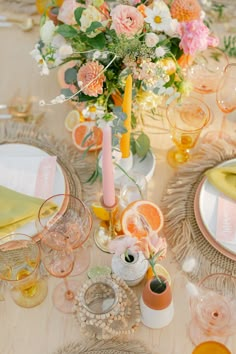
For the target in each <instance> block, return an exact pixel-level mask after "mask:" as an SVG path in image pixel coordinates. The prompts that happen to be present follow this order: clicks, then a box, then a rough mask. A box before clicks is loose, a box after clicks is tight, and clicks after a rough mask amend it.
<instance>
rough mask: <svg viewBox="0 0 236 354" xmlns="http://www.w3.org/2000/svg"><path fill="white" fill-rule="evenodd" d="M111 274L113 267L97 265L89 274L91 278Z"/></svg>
mask: <svg viewBox="0 0 236 354" xmlns="http://www.w3.org/2000/svg"><path fill="white" fill-rule="evenodd" d="M110 274H111V268H110V267H107V266H103V267H102V266H96V267H92V268H90V269H89V270H88V272H87V275H88V277H89V279H93V278H96V277H99V276H107V275H110Z"/></svg>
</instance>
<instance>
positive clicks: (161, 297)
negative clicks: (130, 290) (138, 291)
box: [140, 277, 174, 329]
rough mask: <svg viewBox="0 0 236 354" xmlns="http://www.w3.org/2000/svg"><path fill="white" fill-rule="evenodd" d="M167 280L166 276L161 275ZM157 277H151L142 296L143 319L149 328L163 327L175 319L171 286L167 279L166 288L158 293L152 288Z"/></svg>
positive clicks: (141, 309)
mask: <svg viewBox="0 0 236 354" xmlns="http://www.w3.org/2000/svg"><path fill="white" fill-rule="evenodd" d="M161 279H162V280H164V281H165V278H163V277H161ZM155 280H156V279H155V278H152V279H150V280H149V281H148V282H147V283H146V284H145V286H144V289H143V292H142V295H141V298H140V311H141V321H142V323H143V324H144V325H145V326H147V327H149V328H155V329H159V328H163V327H165V326H167V325H168V324H169V323H170V322H171V321H172V319H173V316H174V306H173V300H172V291H171V287H170V285H169V283H168V281H166V283H165V285H166V286H165V289H164V290H163V291H162V292H160V293H157V292H155V291H153V290H152V285H153V284H154V282H155Z"/></svg>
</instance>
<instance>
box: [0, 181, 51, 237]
mask: <svg viewBox="0 0 236 354" xmlns="http://www.w3.org/2000/svg"><path fill="white" fill-rule="evenodd" d="M43 201H44V200H43V199H40V198H35V197H31V196H28V195H25V194H22V193H18V192H16V191H13V190H12V189H9V188H6V187H3V186H0V236H3V235H7V234H9V233H10V232H12V231H14V230H16V229H18V228H19V227H21V226H23V225H25V224H27V223H28V222H30V221H32V220H35V219H37V216H38V211H39V208H40V206H41V205H42V203H43ZM56 209H57V205H56V204H53V203H51V204H49V205H48V209H47V210H45V211H47V216H48V215H49V214H48V213H53V211H55V210H56Z"/></svg>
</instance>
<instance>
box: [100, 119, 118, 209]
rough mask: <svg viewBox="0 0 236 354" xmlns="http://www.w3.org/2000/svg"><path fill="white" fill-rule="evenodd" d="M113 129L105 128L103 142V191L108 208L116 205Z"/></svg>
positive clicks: (104, 201)
mask: <svg viewBox="0 0 236 354" xmlns="http://www.w3.org/2000/svg"><path fill="white" fill-rule="evenodd" d="M111 140H112V137H111V127H109V126H108V125H107V126H105V127H104V128H103V142H102V191H103V203H104V205H105V206H107V207H112V206H113V205H115V201H116V199H115V185H114V173H113V164H112V146H111Z"/></svg>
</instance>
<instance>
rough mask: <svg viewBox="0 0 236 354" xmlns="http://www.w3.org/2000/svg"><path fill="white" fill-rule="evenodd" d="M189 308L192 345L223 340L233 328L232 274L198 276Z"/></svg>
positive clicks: (235, 284)
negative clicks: (195, 289) (202, 277)
mask: <svg viewBox="0 0 236 354" xmlns="http://www.w3.org/2000/svg"><path fill="white" fill-rule="evenodd" d="M190 309H191V315H192V319H191V322H190V326H189V334H190V338H191V340H192V342H193V343H194V344H195V345H197V344H199V343H202V342H205V341H210V340H213V341H217V342H220V343H225V342H226V340H227V338H228V337H229V336H230V335H232V334H233V333H234V332H235V330H236V278H235V277H233V276H231V275H228V274H223V273H215V274H211V275H208V276H207V277H205V278H204V279H202V280H201V281H200V283H199V284H198V287H197V293H196V294H194V295H192V296H191V298H190Z"/></svg>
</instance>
